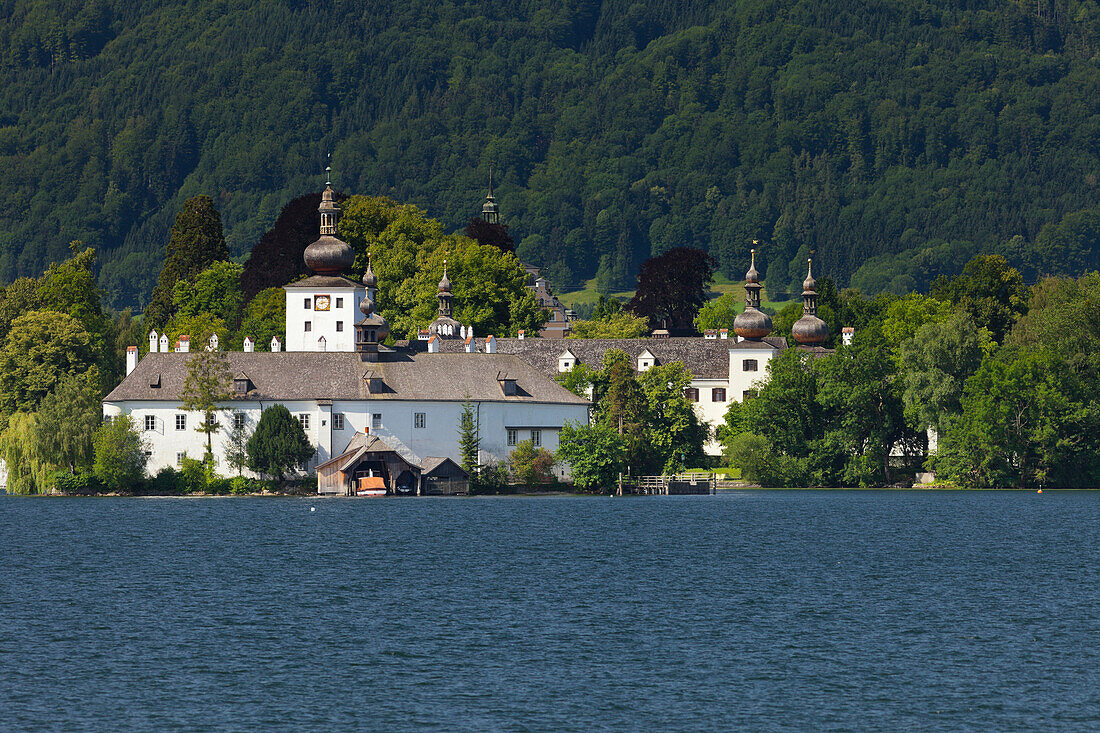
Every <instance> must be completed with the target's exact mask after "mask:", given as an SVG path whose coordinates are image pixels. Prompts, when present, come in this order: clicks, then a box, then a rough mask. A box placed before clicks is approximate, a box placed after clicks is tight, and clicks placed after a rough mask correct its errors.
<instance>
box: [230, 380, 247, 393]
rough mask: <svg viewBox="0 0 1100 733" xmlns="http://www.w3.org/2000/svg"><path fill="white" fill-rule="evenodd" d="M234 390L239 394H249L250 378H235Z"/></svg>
mask: <svg viewBox="0 0 1100 733" xmlns="http://www.w3.org/2000/svg"><path fill="white" fill-rule="evenodd" d="M233 391H234V392H236V393H237V394H247V393H248V380H247V379H234V380H233Z"/></svg>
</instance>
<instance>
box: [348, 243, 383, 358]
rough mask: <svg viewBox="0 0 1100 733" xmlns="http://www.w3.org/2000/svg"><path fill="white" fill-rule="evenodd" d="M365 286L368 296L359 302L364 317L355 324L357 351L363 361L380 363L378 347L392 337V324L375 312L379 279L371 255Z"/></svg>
mask: <svg viewBox="0 0 1100 733" xmlns="http://www.w3.org/2000/svg"><path fill="white" fill-rule="evenodd" d="M363 285H364V286H366V289H367V296H366V297H365V298H363V299H362V300H361V301H359V311H360V312H361V313H362V314H363V317H362V318H361V319H360V320H359V322H358V323H356V324H355V351H356V352H358V354H359V358H360V359H361V360H362V361H378V345H379V344H381V343H382V342H383V341H385V340H386V337H387V336H389V335H390V324H389V323H388V322H387V321H386V319H385V318H384V317H383V316H382V314H381V313H376V312H375V310H374V309H375V298H377V297H378V287H377V285H378V279H377V278H376V277H375V275H374V268H373V267H372V266H371V257H370V255H369V254H368V255H367V271H366V273H364V274H363Z"/></svg>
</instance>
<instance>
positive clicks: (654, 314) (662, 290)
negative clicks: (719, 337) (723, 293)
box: [627, 247, 717, 333]
mask: <svg viewBox="0 0 1100 733" xmlns="http://www.w3.org/2000/svg"><path fill="white" fill-rule="evenodd" d="M716 266H717V263H716V262H715V260H714V258H713V257H711V256H710V255H708V254H707V253H706V252H703V251H702V250H698V249H693V248H690V247H676V248H674V249H670V250H669V251H668V252H665V253H664V254H663V255H659V256H657V257H651V258H650V259H648V260H646V261H645V262H643V263H642V267H641V270H640V271H639V272H638V288H637V290H636V291H635V292H634V298H633V299H632V300H631V301H630V303H629V304H628V305H627V308H628V309H630V310H631V311H633V312H634V313H635V314H637V315H639V316H645V317H646V318H648V319H649V322H650V325H651V326H652V327H653V328H658V327H660V326H661V325H664V326H665V327H666V328H668V329H669V330H670V331H676V332H678V333H692V332H693V330H694V321H695V315H696V314H697V313H698V312H699V309H700V308H702V307H703V304H704V303H706V302H707V289H708V288H709V287H710V284H711V282H713V280H714V269H715V267H716Z"/></svg>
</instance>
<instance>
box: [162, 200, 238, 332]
mask: <svg viewBox="0 0 1100 733" xmlns="http://www.w3.org/2000/svg"><path fill="white" fill-rule="evenodd" d="M227 259H229V249H228V248H227V247H226V244H225V236H224V235H223V234H222V221H221V217H220V216H219V215H218V211H217V209H215V208H214V201H213V200H212V199H211V198H210V197H209V196H195V197H193V198H189V199H187V201H186V202H184V204H183V208H182V209H181V210H180V212H179V213H178V214H177V215H176V222H175V224H173V225H172V237H171V239H170V240H169V241H168V247H167V257H166V258H165V260H164V266H163V267H162V268H161V271H160V277H159V278H158V279H157V286H156V287H155V288H154V289H153V295H152V298H151V299H150V301H149V305H148V307H146V309H145V322H146V324H147V325H149V326H151V327H160V326H163V325H164V324H165V323H167V322H168V319H169V318H171V317H172V315H173V313H174V312H175V311H174V308H175V306H174V305H173V303H172V293H173V292H174V290H175V287H176V283H178V282H179V281H181V280H190V279H191V278H193V277H195V276H196V275H198V274H199V273H200V272H202V271H203V270H205V269H206V268H207V267H209V266H210V265H212V264H213V263H215V262H219V261H221V260H227Z"/></svg>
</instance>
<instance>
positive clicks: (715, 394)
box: [710, 387, 726, 402]
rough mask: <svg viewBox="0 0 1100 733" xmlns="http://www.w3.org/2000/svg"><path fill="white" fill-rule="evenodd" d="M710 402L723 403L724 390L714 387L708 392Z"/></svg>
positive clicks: (724, 398) (724, 399)
mask: <svg viewBox="0 0 1100 733" xmlns="http://www.w3.org/2000/svg"><path fill="white" fill-rule="evenodd" d="M710 400H711V402H725V401H726V390H725V388H723V387H715V388H714V389H712V390H711V391H710Z"/></svg>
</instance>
